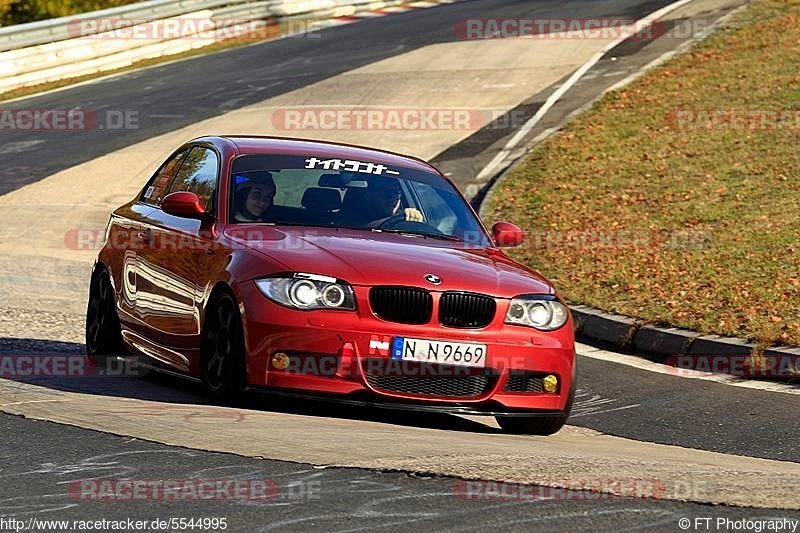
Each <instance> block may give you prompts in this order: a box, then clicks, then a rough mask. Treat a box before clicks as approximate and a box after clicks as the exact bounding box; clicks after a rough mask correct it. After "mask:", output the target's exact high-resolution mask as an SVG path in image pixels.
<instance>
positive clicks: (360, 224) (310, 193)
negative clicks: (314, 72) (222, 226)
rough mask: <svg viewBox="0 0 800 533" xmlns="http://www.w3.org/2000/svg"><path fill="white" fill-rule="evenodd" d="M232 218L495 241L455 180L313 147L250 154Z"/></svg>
mask: <svg viewBox="0 0 800 533" xmlns="http://www.w3.org/2000/svg"><path fill="white" fill-rule="evenodd" d="M230 183H231V188H232V190H231V195H230V197H231V199H232V201H231V213H232V216H231V217H230V218H231V221H232V222H235V223H269V224H276V225H302V226H316V227H331V228H348V229H359V230H365V231H382V232H393V233H403V234H411V235H417V236H420V237H426V238H433V239H442V240H458V241H464V242H468V243H472V244H475V245H478V246H487V245H489V241H488V237H487V235H486V232H485V231H484V230H483V228H482V226H481V224H480V222H479V221H478V219H477V218H476V217H475V215H474V213H473V212H472V210H471V209H470V208H469V206H468V205H467V204H466V203H465V202H464V200H463V198H462V197H461V196H460V195H459V194H458V192H457V191H456V190H455V188H454V187H453V186H452V185H451V184H450V183H449V182H447V181H446V180H444V179H442V178H441V176H438V175H437V174H435V173H432V172H424V171H419V170H414V169H409V168H404V167H393V166H389V165H383V164H379V163H375V162H370V161H363V160H352V159H335V158H334V159H330V158H324V157H319V156H313V155H303V156H284V155H245V156H240V157H238V158H237V159H236V160H234V162H233V166H232V169H231V180H230Z"/></svg>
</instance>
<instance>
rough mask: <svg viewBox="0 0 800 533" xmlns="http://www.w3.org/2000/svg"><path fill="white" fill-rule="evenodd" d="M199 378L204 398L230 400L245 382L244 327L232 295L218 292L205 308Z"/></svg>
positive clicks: (222, 401)
mask: <svg viewBox="0 0 800 533" xmlns="http://www.w3.org/2000/svg"><path fill="white" fill-rule="evenodd" d="M201 365H202V369H201V380H202V382H203V387H204V388H205V391H206V395H207V396H208V398H209V399H210V400H211V401H212V402H213V403H217V404H225V405H228V404H231V403H234V402H235V401H236V400H237V399H238V398H239V397H240V396H241V395H242V393H243V392H244V389H245V387H246V386H247V366H246V357H245V349H244V328H243V327H242V318H241V316H240V315H239V309H238V307H237V305H236V302H235V301H234V299H233V297H232V296H231V295H229V294H222V295H221V296H219V297H218V298H216V299H215V300H214V303H213V304H212V305H211V306H209V308H208V310H207V311H206V321H205V324H204V328H203V344H202V348H201Z"/></svg>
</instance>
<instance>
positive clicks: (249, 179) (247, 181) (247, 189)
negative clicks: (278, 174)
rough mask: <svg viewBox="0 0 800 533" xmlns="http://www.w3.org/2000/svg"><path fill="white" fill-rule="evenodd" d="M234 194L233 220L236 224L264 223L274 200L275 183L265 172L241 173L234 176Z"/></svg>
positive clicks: (270, 175)
mask: <svg viewBox="0 0 800 533" xmlns="http://www.w3.org/2000/svg"><path fill="white" fill-rule="evenodd" d="M234 179H235V180H236V182H237V184H236V194H235V199H234V207H235V209H234V219H235V220H236V221H237V222H264V221H266V220H268V218H269V216H268V215H269V210H270V208H271V207H272V205H273V200H274V198H275V192H276V188H275V181H274V180H273V179H272V174H270V173H269V172H267V171H266V170H255V171H250V172H242V173H239V174H235V175H234Z"/></svg>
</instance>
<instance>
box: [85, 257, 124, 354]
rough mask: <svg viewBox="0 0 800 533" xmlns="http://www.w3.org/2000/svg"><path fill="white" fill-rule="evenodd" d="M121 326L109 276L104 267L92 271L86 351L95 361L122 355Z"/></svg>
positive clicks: (87, 312)
mask: <svg viewBox="0 0 800 533" xmlns="http://www.w3.org/2000/svg"><path fill="white" fill-rule="evenodd" d="M122 348H123V344H122V330H121V328H120V324H119V315H118V314H117V305H116V301H115V298H114V287H113V286H112V285H111V277H110V276H109V275H108V271H107V270H105V269H104V268H101V269H98V270H97V271H96V272H95V273H94V274H93V275H92V281H91V283H90V285H89V304H88V306H87V309H86V355H88V356H89V357H90V358H91V360H92V361H93V362H95V363H96V364H105V362H106V361H107V360H108V358H110V357H113V356H116V355H121V354H122V353H123V352H124V350H123V349H122Z"/></svg>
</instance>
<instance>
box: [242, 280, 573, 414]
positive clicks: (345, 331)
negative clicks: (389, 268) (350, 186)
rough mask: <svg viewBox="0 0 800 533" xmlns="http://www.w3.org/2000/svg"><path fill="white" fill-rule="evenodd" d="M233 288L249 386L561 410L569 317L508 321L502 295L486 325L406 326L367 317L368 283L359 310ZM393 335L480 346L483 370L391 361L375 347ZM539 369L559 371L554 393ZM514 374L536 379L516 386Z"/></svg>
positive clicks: (567, 379)
mask: <svg viewBox="0 0 800 533" xmlns="http://www.w3.org/2000/svg"><path fill="white" fill-rule="evenodd" d="M236 290H237V292H238V296H239V299H240V300H239V301H241V302H243V306H242V318H243V323H244V329H245V344H246V347H247V353H248V361H247V371H248V384H249V385H250V386H251V387H254V388H258V389H265V390H270V391H283V392H293V393H296V394H305V395H310V396H313V397H320V396H323V397H326V398H328V399H331V398H333V399H338V400H340V401H349V402H351V403H358V404H370V405H381V406H386V407H392V408H398V406H400V407H404V408H410V409H415V410H428V411H436V412H451V413H452V412H462V413H463V414H502V415H513V414H519V415H523V414H525V415H531V414H536V413H541V414H552V413H557V412H560V411H563V410H564V409H565V408H566V404H567V401H568V396H569V392H570V390H571V387H572V385H573V383H572V382H573V378H574V372H573V370H574V364H575V345H574V335H573V326H572V322H571V320H570V321H569V322H568V323H567V324H565V325H564V327H562V328H560V329H559V330H557V331H552V332H540V331H537V330H535V329H533V328H527V327H524V326H512V325H506V324H503V317H504V316H505V313H506V310H507V306H508V302H503V301H498V306H497V314H496V317H495V320H494V321H493V322H492V324H490V325H489V326H487V327H486V328H483V329H479V330H472V329H456V328H447V327H443V326H440V325H439V324H437V323H435V321H433V322H432V323H429V324H425V325H407V324H399V323H394V322H387V321H384V320H381V319H379V318H377V317H375V316H374V315H372V314H371V313H370V312H369V311H368V309H369V306H368V302H367V299H368V294H367V289H366V288H360V287H356V288H355V292H356V299H357V305H358V309H359V311H326V310H317V311H296V310H292V309H287V308H285V307H282V306H280V305H278V304H275V303H274V302H272V301H270V300H268V299H267V298H266V297H265V296H264V295H263V294H261V292H260V291H259V290H258V288H257V287H256V286H255V284H254V283H253V282H245V283H242V284H241V285H239V286H237V288H236ZM434 316H435V313H434ZM396 336H403V337H413V338H421V339H432V340H440V341H453V342H472V343H481V344H486V346H487V354H486V367H485V368H483V369H469V368H466V367H453V366H446V365H422V364H419V365H415V364H413V363H412V364H407V363H404V362H401V361H397V360H393V359H392V358H391V357H390V354H389V350H388V349H382V348H381V347H382V346H383V347H385V346H386V343H388V344H389V345H391V339H392V338H394V337H396ZM276 353H282V354H286V355H287V357H288V359H289V360H290V362H291V364H290V365H289V367H287V368H284V369H280V368H275V366H274V365H272V364H271V358H272V356H273V355H275V354H276ZM545 375H555V376H556V377H558V380H559V387H558V389H557V391H556V392H555V393H547V392H538V390H539V388H537V386H536V385H535V383H536V381H535V380H537V379H541V378H542V377H543V376H545ZM520 379H522V380H525V379H530V380H533V381H531V382H524V383H532V384H533V385H532V386H531V387H528V388H526V387H519V386H518V385H519V384H520V383H521V382H520V381H519V380H520ZM442 380H449V381H442ZM453 380H457V381H453ZM512 382H513V383H514V385H512ZM509 389H511V390H509Z"/></svg>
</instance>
